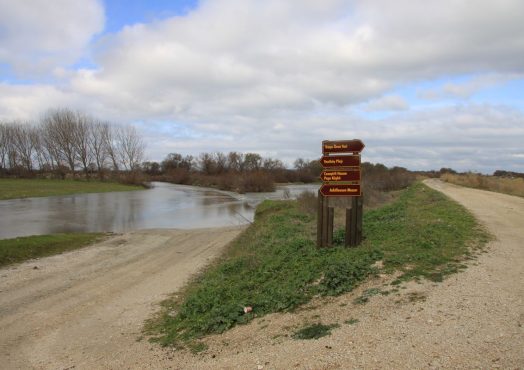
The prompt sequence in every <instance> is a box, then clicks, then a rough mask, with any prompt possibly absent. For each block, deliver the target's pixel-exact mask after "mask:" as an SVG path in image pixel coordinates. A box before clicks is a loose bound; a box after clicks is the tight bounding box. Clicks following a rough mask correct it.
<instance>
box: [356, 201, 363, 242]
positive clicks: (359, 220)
mask: <svg viewBox="0 0 524 370" xmlns="http://www.w3.org/2000/svg"><path fill="white" fill-rule="evenodd" d="M355 198H356V203H357V220H356V235H355V237H356V238H355V245H360V243H361V242H362V216H363V206H364V198H363V197H362V196H360V197H355Z"/></svg>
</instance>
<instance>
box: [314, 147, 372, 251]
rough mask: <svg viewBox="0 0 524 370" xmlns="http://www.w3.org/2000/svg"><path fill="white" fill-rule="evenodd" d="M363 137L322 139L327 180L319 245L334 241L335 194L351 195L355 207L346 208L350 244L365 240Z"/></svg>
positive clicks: (321, 202) (320, 195) (321, 198)
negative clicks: (361, 183) (332, 205)
mask: <svg viewBox="0 0 524 370" xmlns="http://www.w3.org/2000/svg"><path fill="white" fill-rule="evenodd" d="M363 149H364V143H363V142H362V141H361V140H358V139H353V140H338V141H330V140H325V141H323V142H322V154H323V156H322V158H321V159H320V163H321V164H322V167H323V168H324V170H323V171H322V173H321V174H320V178H321V179H322V181H323V182H324V183H323V184H322V186H321V187H320V189H319V190H318V223H317V246H318V247H319V248H326V247H329V246H331V245H332V243H333V222H334V214H335V212H334V208H333V207H329V199H330V198H331V197H351V208H348V209H346V236H345V245H346V246H357V245H359V244H360V242H361V241H362V207H363V202H362V190H361V185H360V180H361V171H360V154H359V153H360V152H361V151H362V150H363Z"/></svg>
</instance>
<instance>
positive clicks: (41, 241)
mask: <svg viewBox="0 0 524 370" xmlns="http://www.w3.org/2000/svg"><path fill="white" fill-rule="evenodd" d="M105 235H107V234H104V233H74V234H51V235H34V236H24V237H19V238H14V239H1V240H0V267H1V266H6V265H9V264H12V263H18V262H23V261H26V260H29V259H31V258H37V257H45V256H50V255H53V254H59V253H62V252H65V251H69V250H73V249H78V248H81V247H84V246H86V245H89V244H92V243H94V242H96V241H98V240H100V239H101V238H103V236H105Z"/></svg>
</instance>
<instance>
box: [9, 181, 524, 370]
mask: <svg viewBox="0 0 524 370" xmlns="http://www.w3.org/2000/svg"><path fill="white" fill-rule="evenodd" d="M426 184H427V185H429V186H431V187H433V188H435V189H437V190H440V191H442V192H443V193H445V194H447V195H448V196H449V197H451V198H452V199H454V200H456V201H458V202H459V203H461V204H463V205H464V206H465V207H466V208H468V209H469V210H470V211H471V212H473V213H474V214H475V216H476V217H477V218H478V219H479V220H480V221H481V222H482V223H483V224H484V225H485V226H486V227H487V228H488V230H489V231H490V232H491V233H492V234H493V235H494V236H495V239H494V240H493V241H492V242H490V243H489V245H488V246H487V249H486V253H482V254H479V255H478V256H477V258H476V259H474V260H472V261H471V262H468V268H467V269H466V270H465V271H464V272H461V273H458V274H454V275H451V276H450V277H449V278H447V279H445V280H444V282H442V283H432V282H422V283H415V282H410V283H407V284H404V285H403V286H402V287H400V289H399V290H398V292H394V291H392V287H391V286H390V285H388V283H389V282H391V281H392V280H393V279H394V276H389V275H381V276H379V277H377V278H375V279H373V280H371V281H368V282H366V283H365V284H363V285H362V286H361V287H359V288H358V289H356V290H355V291H353V292H351V293H349V294H345V295H343V296H340V297H336V298H330V299H323V300H316V301H313V302H311V303H310V304H308V305H307V306H306V307H304V308H303V309H301V310H299V311H298V312H295V313H293V314H273V315H268V316H265V317H263V318H258V319H255V320H254V321H252V322H251V323H250V324H248V325H244V326H240V327H236V328H234V329H233V330H230V331H228V332H226V333H224V334H222V335H217V336H212V337H209V338H206V340H205V343H206V344H207V345H208V346H209V349H208V350H206V351H204V352H202V353H200V354H197V355H194V354H191V353H190V352H188V351H185V350H174V349H162V348H159V347H158V346H156V345H153V344H150V343H148V342H147V340H141V341H137V338H139V336H140V326H141V323H142V322H143V320H145V319H146V318H147V317H148V316H149V315H151V313H152V312H153V311H154V308H155V305H154V303H155V302H158V301H159V300H160V299H161V298H162V297H164V296H165V293H167V292H169V291H172V290H175V289H177V288H178V287H180V286H182V284H183V283H184V282H185V281H187V277H188V276H189V275H190V274H191V273H192V272H194V271H195V270H197V269H198V268H199V267H200V266H202V265H203V264H204V263H205V262H206V260H207V259H208V258H212V257H213V256H215V255H216V254H218V252H219V251H220V246H221V245H223V244H225V243H226V242H227V241H228V240H230V239H232V238H233V237H234V236H235V235H237V233H238V232H239V229H228V230H226V231H223V233H221V232H219V233H217V231H216V230H213V231H211V230H207V231H197V232H193V231H188V232H185V231H184V232H182V231H176V232H173V233H175V234H171V232H170V231H158V232H157V233H155V232H153V233H151V232H147V233H143V234H142V233H135V234H131V235H124V236H122V237H118V238H115V239H113V240H111V241H108V242H106V244H104V245H101V246H99V247H95V248H87V249H85V250H81V251H76V252H72V253H71V254H65V255H62V256H55V257H52V258H50V259H43V260H39V261H37V262H33V263H28V264H23V265H19V266H17V268H16V269H3V270H0V276H2V280H1V283H0V299H1V300H0V315H1V316H0V333H1V334H0V335H1V336H0V338H1V339H0V364H2V367H3V368H27V367H33V368H50V369H59V368H72V367H73V366H74V368H75V369H94V368H100V369H109V368H114V369H118V368H129V369H141V368H157V369H170V368H172V369H217V368H218V369H257V370H261V369H293V368H296V369H352V368H363V369H384V368H393V369H406V368H430V369H432V368H434V369H438V368H503V369H515V368H524V350H523V348H524V329H523V325H524V268H523V267H524V199H523V198H518V197H512V196H508V195H504V194H498V193H492V192H486V191H481V190H475V189H468V188H462V187H458V186H455V185H451V184H447V183H442V182H440V181H438V180H427V181H426ZM220 235H222V238H221V239H220V238H219V236H220ZM141 238H142V239H141ZM150 238H153V239H150ZM154 238H160V240H157V242H156V243H157V244H156V245H159V249H158V250H159V252H158V253H153V255H152V256H150V255H149V254H148V253H145V252H144V253H142V254H139V255H137V256H136V258H129V259H126V258H123V259H121V260H120V263H115V262H114V261H113V260H114V257H115V255H118V254H119V253H123V254H124V255H125V254H127V253H126V252H124V250H126V249H127V247H126V246H128V244H129V243H130V244H132V245H135V243H138V244H136V245H137V246H138V245H140V246H144V245H148V246H149V245H150V244H151V241H150V240H154ZM217 238H218V241H217V242H216V244H214V243H215V241H216V240H217ZM119 243H120V244H121V245H120V244H119ZM119 245H120V246H119ZM161 245H164V247H161ZM168 245H170V246H171V247H169V248H167V246H168ZM199 246H200V249H195V248H198V247H199ZM151 248H152V249H154V247H151ZM162 250H163V252H162ZM177 251H178V252H180V253H178V252H177ZM82 254H86V256H83V255H82ZM108 257H111V258H108ZM179 258H180V260H179ZM195 259H196V260H197V261H199V262H197V263H195ZM117 260H118V258H117ZM44 261H45V263H43V262H44ZM71 261H79V262H78V264H75V263H71ZM142 264H144V265H145V266H146V267H147V268H140V266H141V265H142ZM34 265H37V266H39V269H38V270H33V269H32V268H33V266H34ZM78 266H79V267H78ZM150 275H152V276H153V277H150ZM42 287H43V289H42ZM370 288H379V289H381V290H382V291H389V292H390V294H389V295H380V294H378V295H375V296H372V297H371V298H370V299H369V301H368V302H367V303H365V304H355V303H354V300H355V298H357V297H359V296H360V295H362V293H363V292H364V291H365V290H367V289H370ZM317 322H322V323H324V324H339V327H338V328H335V329H333V331H332V334H331V335H330V336H326V337H323V338H320V339H317V340H295V339H292V338H291V335H292V333H293V332H294V331H295V330H297V329H298V328H301V327H303V326H304V325H306V324H311V323H317ZM6 364H7V366H6Z"/></svg>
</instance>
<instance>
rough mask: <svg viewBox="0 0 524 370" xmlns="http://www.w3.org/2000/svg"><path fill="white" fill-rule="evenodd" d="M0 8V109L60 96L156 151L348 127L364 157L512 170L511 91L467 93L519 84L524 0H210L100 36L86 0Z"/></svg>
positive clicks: (270, 144) (310, 140)
mask: <svg viewBox="0 0 524 370" xmlns="http://www.w3.org/2000/svg"><path fill="white" fill-rule="evenodd" d="M22 3H23V4H25V5H20V4H22ZM51 4H52V5H51ZM41 7H44V8H45V9H44V8H41ZM0 8H1V9H2V12H1V13H0V65H4V66H6V68H7V69H8V70H9V71H13V72H12V73H11V74H9V76H14V77H9V76H8V77H3V76H2V75H0V78H1V80H0V119H14V118H21V119H35V118H38V117H39V115H40V114H41V113H43V112H44V111H45V110H46V109H48V108H53V107H62V106H67V107H71V108H78V109H82V110H84V111H86V112H89V113H92V114H94V115H96V116H99V117H101V118H105V119H110V120H114V121H116V122H121V123H135V124H138V125H139V127H140V128H141V130H142V131H143V132H144V137H145V138H146V139H147V141H148V153H149V157H150V159H154V160H161V159H162V158H163V157H165V155H166V154H167V153H169V152H181V153H184V154H185V153H188V154H189V153H191V154H197V153H199V152H201V151H210V150H220V151H231V150H238V151H256V152H259V153H261V154H264V155H272V156H275V157H279V158H281V159H283V160H284V161H286V162H288V163H291V162H292V161H293V160H294V159H295V158H297V157H306V158H315V157H318V156H319V155H320V142H321V141H322V140H323V139H346V138H349V139H351V138H361V139H363V140H364V141H365V143H366V149H365V151H364V153H363V156H364V160H369V161H373V162H382V163H385V164H387V165H400V166H405V167H408V168H411V169H431V168H433V169H438V168H440V167H453V168H456V169H460V170H478V171H484V172H488V171H489V172H490V171H493V170H494V169H497V168H503V169H509V170H516V171H522V172H524V164H523V162H524V159H523V156H524V144H523V143H524V111H523V105H522V104H521V105H519V104H515V101H517V102H518V101H519V100H520V101H522V96H524V92H523V91H521V94H520V97H518V96H516V94H518V92H517V93H516V92H514V91H513V92H511V94H512V95H511V97H510V99H508V101H507V102H505V101H503V102H502V103H501V102H500V99H498V100H497V101H491V100H490V99H488V98H486V99H485V100H483V101H476V100H474V99H471V98H472V97H474V96H475V94H476V93H478V92H482V91H487V90H489V89H494V88H500V86H502V85H504V84H507V83H511V82H516V83H518V84H520V85H517V86H524V84H522V81H523V76H524V63H523V62H522V61H524V27H523V26H522V25H523V24H524V2H523V1H519V0H514V1H511V0H498V1H488V0H486V1H458V0H449V1H438V2H423V1H403V0H397V1H385V0H384V1H378V0H377V1H369V0H368V1H344V0H329V1H327V0H323V1H314V0H308V1H304V0H301V1H280V0H266V1H256V0H252V1H250V0H214V1H203V2H201V3H200V4H199V5H198V6H197V7H196V8H195V9H193V10H192V11H191V12H189V13H188V14H186V15H184V16H177V17H171V18H167V19H161V20H156V21H152V22H149V23H139V24H129V25H127V26H125V27H123V28H122V29H121V30H120V31H119V32H117V33H113V34H109V33H104V32H103V27H104V18H105V16H104V4H103V3H101V2H98V1H90V0H82V1H79V0H77V1H74V2H70V1H52V2H40V1H36V0H35V1H24V2H18V1H8V0H0ZM83 60H89V63H81V61H83ZM1 71H2V70H1V69H0V72H1ZM6 73H7V72H6ZM6 76H7V74H6ZM35 76H37V77H35ZM27 78H32V79H33V80H32V82H29V83H28V82H27V81H24V83H23V84H22V83H21V82H20V81H18V79H27ZM443 80H444V81H445V82H444V83H441V84H440V85H438V86H437V85H436V84H433V82H435V81H443ZM421 84H422V85H423V84H426V86H425V87H424V88H421V89H419V91H417V94H415V95H416V96H414V97H410V96H403V91H405V90H406V89H409V88H412V89H413V88H415V87H416V86H419V85H421ZM495 92H496V91H495Z"/></svg>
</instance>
